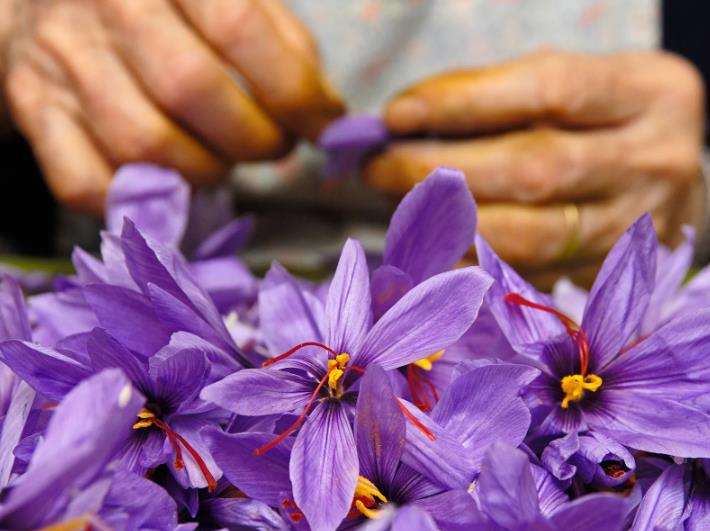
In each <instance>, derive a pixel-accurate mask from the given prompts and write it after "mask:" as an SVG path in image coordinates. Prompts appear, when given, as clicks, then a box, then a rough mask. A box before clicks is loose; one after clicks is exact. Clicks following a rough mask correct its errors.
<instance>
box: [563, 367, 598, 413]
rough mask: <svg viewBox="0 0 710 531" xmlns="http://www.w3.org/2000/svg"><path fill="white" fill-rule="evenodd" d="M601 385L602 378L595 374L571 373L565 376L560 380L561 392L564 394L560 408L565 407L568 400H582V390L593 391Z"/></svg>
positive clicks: (567, 404) (567, 405)
mask: <svg viewBox="0 0 710 531" xmlns="http://www.w3.org/2000/svg"><path fill="white" fill-rule="evenodd" d="M601 385H602V379H601V378H599V376H597V375H596V374H587V375H586V376H582V375H581V374H572V375H570V376H565V377H564V378H562V381H561V382H560V386H561V387H562V392H563V393H564V394H565V397H564V398H563V399H562V409H567V408H568V407H569V403H570V401H575V402H576V401H579V400H582V397H583V396H584V391H591V392H592V393H594V392H596V390H597V389H599V388H600V387H601Z"/></svg>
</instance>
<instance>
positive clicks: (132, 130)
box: [113, 120, 170, 162]
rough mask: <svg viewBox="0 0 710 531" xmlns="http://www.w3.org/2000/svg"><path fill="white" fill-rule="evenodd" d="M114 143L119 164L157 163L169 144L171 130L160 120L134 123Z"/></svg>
mask: <svg viewBox="0 0 710 531" xmlns="http://www.w3.org/2000/svg"><path fill="white" fill-rule="evenodd" d="M126 131H128V132H127V134H125V135H124V136H122V137H121V138H120V139H117V140H116V142H115V143H113V146H114V150H115V158H117V159H118V161H119V162H136V161H147V162H151V161H156V160H159V159H160V157H161V154H162V153H163V151H164V150H165V149H166V147H167V146H168V144H169V138H170V134H169V133H170V129H169V127H168V125H167V124H165V123H163V122H162V121H160V120H153V121H148V120H146V121H142V122H140V123H134V124H132V126H131V127H128V128H127V129H126Z"/></svg>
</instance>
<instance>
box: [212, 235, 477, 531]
mask: <svg viewBox="0 0 710 531" xmlns="http://www.w3.org/2000/svg"><path fill="white" fill-rule="evenodd" d="M489 285H490V284H489V279H488V278H487V276H486V275H485V274H483V273H482V272H481V271H480V270H479V269H478V268H464V269H459V270H455V271H450V272H447V273H442V274H440V275H436V276H434V277H432V278H430V279H428V280H426V281H425V282H422V283H421V284H419V285H418V286H416V287H415V288H413V289H412V290H411V291H409V292H408V293H407V294H406V295H405V296H404V297H402V298H401V299H400V300H399V301H398V302H397V303H396V304H395V305H394V306H392V308H390V310H389V311H387V313H385V315H383V316H382V318H381V319H380V320H379V321H378V322H377V323H375V324H374V325H373V324H372V306H371V291H370V282H369V274H368V270H367V265H366V261H365V254H364V251H363V250H362V247H361V246H360V245H359V243H357V242H355V241H353V240H348V242H347V243H346V244H345V247H344V248H343V252H342V255H341V258H340V261H339V263H338V267H337V270H336V272H335V276H334V278H333V281H332V282H331V284H330V288H329V292H328V298H327V301H326V304H325V309H324V312H323V316H322V319H321V320H322V323H323V324H324V325H325V326H324V328H323V334H322V336H323V338H324V342H323V343H321V342H320V341H318V338H317V336H311V338H310V341H308V340H307V341H308V342H307V343H305V344H303V345H296V346H295V348H294V349H291V351H290V352H287V353H286V354H285V355H282V356H279V357H277V358H274V359H272V360H270V362H269V365H270V366H269V367H268V368H263V369H246V370H242V371H239V372H236V373H234V374H232V375H230V376H227V377H226V378H224V379H223V380H222V381H220V382H217V383H215V384H212V385H209V386H207V387H205V389H204V390H203V392H202V394H201V397H202V398H204V399H205V400H209V401H212V402H214V403H216V404H217V405H220V406H222V407H224V408H225V409H227V410H229V411H232V412H234V413H237V414H241V415H273V414H280V413H281V414H282V413H288V412H292V411H299V410H300V411H302V412H301V414H300V416H299V417H298V419H297V420H296V422H295V423H294V424H293V425H292V426H291V427H290V428H288V429H287V430H286V431H285V432H284V433H283V434H282V435H281V436H279V437H278V438H276V439H275V440H274V441H273V443H270V444H268V445H266V446H265V447H264V448H262V449H260V453H263V452H265V451H267V450H268V449H270V448H272V447H273V446H274V445H275V444H276V443H278V442H279V441H281V440H282V439H283V438H284V437H285V436H286V435H288V434H290V433H292V432H294V431H295V430H296V429H298V428H299V427H300V428H301V429H300V431H299V433H298V435H297V436H296V441H295V443H294V447H293V452H292V454H291V459H290V478H291V481H292V483H293V494H294V500H295V502H296V504H297V505H298V506H299V507H300V508H301V510H302V511H303V513H304V514H305V515H306V518H307V519H308V521H309V522H310V524H311V527H312V528H313V529H331V528H332V527H334V526H335V525H337V524H338V522H340V520H342V519H343V517H344V516H345V515H346V514H347V513H348V510H349V508H350V504H351V501H352V496H353V492H354V490H355V486H356V483H357V475H358V474H357V471H358V460H357V454H356V448H355V443H354V436H353V433H352V428H351V426H350V421H349V418H348V416H349V412H350V411H351V409H352V405H353V403H354V401H355V397H356V390H357V386H356V383H357V380H358V376H359V375H360V374H362V373H363V372H365V371H366V370H367V367H368V366H370V365H373V364H378V365H380V366H382V367H383V368H385V369H396V368H398V367H402V366H404V365H406V364H407V363H410V362H411V361H415V360H418V359H421V358H423V357H424V356H427V355H429V354H431V353H432V352H437V351H439V350H441V349H444V348H446V347H448V346H449V345H450V344H452V343H453V342H455V341H456V340H457V339H458V338H459V337H461V335H462V334H463V333H464V332H465V331H466V330H467V329H468V328H469V327H470V326H471V323H473V321H474V320H475V318H476V314H477V313H478V309H479V307H480V305H481V301H482V299H483V295H484V294H485V292H486V290H487V289H488V287H489ZM262 303H263V301H262ZM310 303H314V301H313V300H312V299H311V300H310ZM308 304H309V303H307V304H306V305H305V306H302V307H303V308H308ZM307 313H308V312H307ZM309 317H310V318H309V319H308V320H307V322H306V323H303V324H304V325H305V329H306V330H310V329H312V328H313V327H312V326H311V325H313V324H314V323H317V322H318V321H319V318H318V317H315V316H313V314H312V313H311V314H310V316H309ZM316 327H317V326H316ZM300 332H301V333H303V328H302V329H301V330H300ZM315 332H316V330H314V333H315ZM297 337H298V336H292V340H295V339H296V338H297ZM314 340H315V341H314ZM316 343H319V344H320V346H321V348H322V349H323V350H324V351H325V352H324V353H323V355H315V356H314V355H311V356H309V357H304V356H295V357H294V356H291V354H293V352H294V351H296V350H298V349H299V348H301V347H304V346H310V345H315V344H316ZM328 355H330V356H331V357H330V359H328ZM311 408H312V409H313V411H312V412H311V411H310V410H311ZM309 413H310V414H309ZM301 425H302V426H301ZM326 478H327V479H326Z"/></svg>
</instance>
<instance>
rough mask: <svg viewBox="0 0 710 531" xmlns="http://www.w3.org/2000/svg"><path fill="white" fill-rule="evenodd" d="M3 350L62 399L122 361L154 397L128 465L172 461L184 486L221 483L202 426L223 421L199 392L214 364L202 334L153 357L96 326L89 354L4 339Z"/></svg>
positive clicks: (45, 391)
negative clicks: (207, 358)
mask: <svg viewBox="0 0 710 531" xmlns="http://www.w3.org/2000/svg"><path fill="white" fill-rule="evenodd" d="M0 358H1V359H2V360H3V361H4V362H5V363H6V364H7V365H8V366H9V367H11V368H12V369H13V370H14V371H15V372H16V373H17V374H18V375H20V377H22V378H23V379H24V380H25V381H27V383H28V384H29V385H31V386H32V387H33V388H34V389H35V390H36V391H37V392H38V393H39V394H41V395H43V396H45V397H47V398H48V399H49V400H53V401H57V402H58V401H60V400H62V399H63V397H64V396H65V395H66V394H67V393H68V392H69V391H70V390H71V389H73V388H74V386H76V385H77V384H79V383H80V382H81V381H82V380H84V379H85V378H87V377H88V376H90V375H91V374H92V373H94V372H98V371H101V370H103V369H105V368H109V367H118V368H120V369H122V370H123V371H124V373H125V374H126V376H127V377H128V378H130V381H131V382H132V384H133V385H134V386H135V387H136V389H138V390H139V391H140V392H141V393H143V395H144V396H145V397H146V400H147V403H146V406H145V407H144V408H143V409H142V410H141V411H140V413H139V414H138V416H137V417H136V418H135V419H134V423H133V428H134V429H133V431H132V433H131V437H130V438H129V439H128V441H127V442H126V444H125V446H124V448H123V452H122V456H121V461H122V466H123V467H124V468H126V469H128V470H132V471H135V472H138V473H144V472H145V471H146V470H147V469H149V468H153V467H156V466H158V465H160V464H163V463H169V464H170V466H171V469H172V471H173V474H174V475H175V477H176V479H178V481H180V482H181V483H182V484H183V486H190V487H193V488H200V487H208V488H210V489H213V488H214V487H215V485H216V481H215V477H217V478H218V477H219V474H220V472H219V469H218V468H217V466H216V465H215V464H214V462H213V461H212V459H211V457H210V456H209V453H208V452H207V450H206V448H205V447H204V444H203V442H202V440H201V439H200V437H199V431H200V430H201V429H202V428H204V427H205V426H208V425H210V424H216V422H217V421H218V420H220V419H221V415H220V414H219V412H215V409H214V408H213V407H210V406H209V405H207V404H204V403H202V402H200V401H199V400H197V395H198V394H199V392H200V390H201V389H202V387H203V385H204V384H205V382H206V380H207V376H208V371H209V366H208V363H207V361H206V357H205V353H204V350H203V347H202V344H201V342H199V341H196V340H195V339H194V338H192V337H190V336H188V335H180V334H176V335H175V336H173V339H172V340H171V342H170V343H169V344H168V345H167V346H166V347H165V348H163V349H161V350H160V351H159V352H157V353H156V354H155V355H154V356H152V357H151V358H149V359H146V358H144V357H142V356H140V355H138V354H136V353H134V352H132V351H130V350H128V349H127V348H126V347H125V346H123V345H121V343H119V342H118V341H117V340H116V339H114V338H113V337H111V336H110V335H109V334H107V333H106V331H104V330H103V329H100V328H96V329H94V330H93V331H92V332H91V333H90V334H89V335H88V337H87V338H86V357H84V355H83V354H81V353H77V352H72V351H70V350H68V349H65V348H64V349H59V350H55V349H50V348H47V347H40V346H38V345H35V344H33V343H30V342H27V341H5V342H3V343H2V344H0Z"/></svg>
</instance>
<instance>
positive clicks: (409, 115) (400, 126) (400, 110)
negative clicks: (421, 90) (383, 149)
mask: <svg viewBox="0 0 710 531" xmlns="http://www.w3.org/2000/svg"><path fill="white" fill-rule="evenodd" d="M428 115H429V108H428V105H427V104H426V102H425V101H424V100H423V99H421V98H420V97H418V96H414V95H411V94H407V95H403V96H399V97H397V98H395V99H394V100H393V101H392V102H390V103H389V104H388V105H387V107H386V108H385V112H384V120H385V124H386V125H387V128H388V129H389V130H390V131H392V132H394V133H399V134H408V133H413V132H416V131H418V130H421V129H422V128H423V127H424V126H425V124H426V120H427V117H428Z"/></svg>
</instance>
